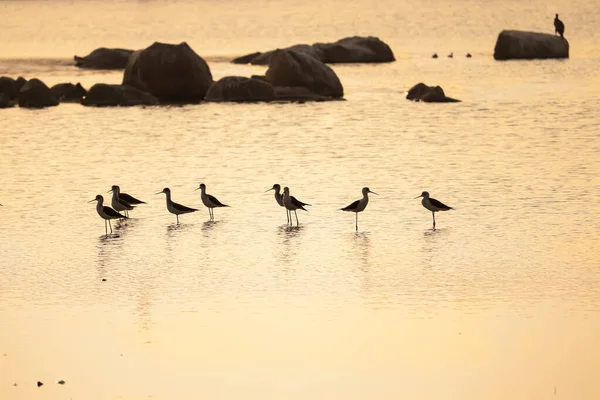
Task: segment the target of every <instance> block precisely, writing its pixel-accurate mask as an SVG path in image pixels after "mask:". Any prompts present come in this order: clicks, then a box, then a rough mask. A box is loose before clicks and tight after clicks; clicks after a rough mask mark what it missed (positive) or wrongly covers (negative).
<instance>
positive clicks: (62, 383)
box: [56, 381, 65, 385]
mask: <svg viewBox="0 0 600 400" xmlns="http://www.w3.org/2000/svg"><path fill="white" fill-rule="evenodd" d="M56 383H58V384H59V385H64V384H65V381H56Z"/></svg>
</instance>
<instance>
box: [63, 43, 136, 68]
mask: <svg viewBox="0 0 600 400" xmlns="http://www.w3.org/2000/svg"><path fill="white" fill-rule="evenodd" d="M132 53H133V50H127V49H107V48H106V47H101V48H99V49H96V50H94V51H92V52H91V53H90V54H88V55H87V56H85V57H79V56H74V57H73V58H74V59H75V66H77V67H79V68H88V69H124V68H125V66H126V65H127V60H128V59H129V56H130V55H131V54H132Z"/></svg>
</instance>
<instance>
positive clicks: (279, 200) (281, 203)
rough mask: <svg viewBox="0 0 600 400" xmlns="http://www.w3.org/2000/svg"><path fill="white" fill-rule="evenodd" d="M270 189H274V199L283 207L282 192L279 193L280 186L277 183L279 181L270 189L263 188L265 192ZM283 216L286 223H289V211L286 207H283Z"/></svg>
mask: <svg viewBox="0 0 600 400" xmlns="http://www.w3.org/2000/svg"><path fill="white" fill-rule="evenodd" d="M271 190H274V191H275V201H276V202H277V204H279V205H280V206H281V207H283V208H285V204H283V194H281V186H280V185H279V183H276V184H274V185H273V187H272V188H271V189H267V190H265V193H266V192H269V191H271ZM285 216H286V218H287V223H288V224H289V223H290V215H289V211H288V209H287V208H286V209H285Z"/></svg>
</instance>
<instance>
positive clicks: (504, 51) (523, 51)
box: [494, 31, 569, 60]
mask: <svg viewBox="0 0 600 400" xmlns="http://www.w3.org/2000/svg"><path fill="white" fill-rule="evenodd" d="M494 58H495V59H496V60H512V59H526V60H531V59H544V58H569V42H567V40H566V39H563V38H561V37H560V36H556V35H550V34H547V33H537V32H525V31H502V32H500V34H499V35H498V40H496V46H495V47H494Z"/></svg>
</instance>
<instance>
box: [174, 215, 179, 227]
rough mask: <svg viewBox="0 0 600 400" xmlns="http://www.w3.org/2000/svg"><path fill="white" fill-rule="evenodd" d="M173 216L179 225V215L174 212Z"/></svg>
mask: <svg viewBox="0 0 600 400" xmlns="http://www.w3.org/2000/svg"><path fill="white" fill-rule="evenodd" d="M175 218H177V225H179V215H177V214H175Z"/></svg>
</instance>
